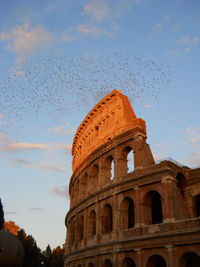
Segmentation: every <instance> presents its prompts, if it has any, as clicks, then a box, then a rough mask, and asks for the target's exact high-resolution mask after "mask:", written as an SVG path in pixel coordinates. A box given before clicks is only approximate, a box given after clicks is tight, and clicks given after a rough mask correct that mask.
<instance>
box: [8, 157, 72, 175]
mask: <svg viewBox="0 0 200 267" xmlns="http://www.w3.org/2000/svg"><path fill="white" fill-rule="evenodd" d="M9 163H11V164H18V165H23V166H24V167H26V168H34V169H35V168H41V169H44V170H50V171H55V172H60V173H67V171H66V170H64V169H62V168H58V167H55V166H53V165H49V164H46V163H43V162H33V161H29V160H24V159H21V158H14V159H13V158H12V159H9Z"/></svg>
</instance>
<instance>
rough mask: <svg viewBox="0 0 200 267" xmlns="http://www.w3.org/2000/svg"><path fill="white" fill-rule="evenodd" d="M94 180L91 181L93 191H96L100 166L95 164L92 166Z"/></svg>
mask: <svg viewBox="0 0 200 267" xmlns="http://www.w3.org/2000/svg"><path fill="white" fill-rule="evenodd" d="M91 178H92V180H91V181H90V187H91V191H92V192H93V191H95V190H96V189H97V186H98V183H99V166H98V165H97V164H95V165H94V166H93V168H92V175H91Z"/></svg>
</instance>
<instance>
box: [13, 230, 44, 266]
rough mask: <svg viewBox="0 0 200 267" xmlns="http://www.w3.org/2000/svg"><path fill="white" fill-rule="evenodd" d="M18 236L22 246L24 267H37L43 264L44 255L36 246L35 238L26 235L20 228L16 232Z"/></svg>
mask: <svg viewBox="0 0 200 267" xmlns="http://www.w3.org/2000/svg"><path fill="white" fill-rule="evenodd" d="M18 238H19V239H20V240H21V242H22V244H23V246H24V252H25V260H24V265H23V266H24V267H39V266H44V264H43V262H44V256H43V254H42V253H41V250H40V248H38V246H37V243H36V241H35V239H34V238H33V237H32V236H31V235H26V233H25V231H24V230H23V229H21V230H20V231H19V232H18Z"/></svg>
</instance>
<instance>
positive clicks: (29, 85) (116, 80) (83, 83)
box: [0, 53, 172, 134]
mask: <svg viewBox="0 0 200 267" xmlns="http://www.w3.org/2000/svg"><path fill="white" fill-rule="evenodd" d="M17 68H18V69H17ZM17 68H15V69H11V70H10V72H9V73H4V72H1V73H0V90H1V94H0V95H1V101H0V114H4V115H5V117H6V118H7V119H6V120H5V121H6V123H3V120H1V121H0V122H1V123H0V132H2V131H3V132H5V131H7V133H8V132H9V131H10V132H9V134H12V133H11V132H12V131H14V133H15V134H20V132H22V129H23V128H24V123H26V122H27V121H30V120H32V119H34V118H36V119H38V118H39V116H40V115H41V114H48V115H49V116H52V114H53V115H54V117H55V114H57V113H59V112H66V120H67V119H68V120H69V118H67V116H68V115H69V114H72V113H74V112H79V114H80V120H81V118H84V116H85V114H87V112H88V111H89V110H90V109H91V108H92V107H93V106H94V105H95V104H96V103H97V102H98V101H99V100H100V99H101V98H103V97H104V96H105V95H106V94H108V93H109V92H110V91H112V90H113V89H115V88H116V89H119V90H121V91H122V93H123V94H125V95H127V96H128V97H129V99H130V100H131V101H134V102H137V101H139V102H142V101H143V99H144V97H145V96H146V95H149V96H152V97H153V98H155V97H157V96H159V94H160V92H161V90H162V89H163V88H165V86H166V85H167V84H168V83H169V82H170V80H171V78H172V71H171V69H170V68H169V67H168V66H167V65H166V64H157V63H156V62H154V61H152V60H143V59H141V58H138V57H135V56H133V55H127V56H125V55H122V54H120V53H111V54H109V55H104V56H96V57H92V56H82V57H81V56H71V57H69V56H64V55H62V56H45V57H37V58H35V59H31V60H27V61H25V62H23V64H20V65H18V66H17ZM13 125H14V126H13Z"/></svg>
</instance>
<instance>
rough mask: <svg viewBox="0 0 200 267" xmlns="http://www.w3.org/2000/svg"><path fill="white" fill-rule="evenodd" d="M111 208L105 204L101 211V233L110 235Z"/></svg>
mask: <svg viewBox="0 0 200 267" xmlns="http://www.w3.org/2000/svg"><path fill="white" fill-rule="evenodd" d="M112 216H113V214H112V207H111V205H110V204H106V205H105V206H104V208H103V210H102V217H101V219H102V224H101V226H102V233H103V234H105V233H110V232H112V230H113V218H112Z"/></svg>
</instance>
